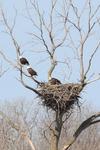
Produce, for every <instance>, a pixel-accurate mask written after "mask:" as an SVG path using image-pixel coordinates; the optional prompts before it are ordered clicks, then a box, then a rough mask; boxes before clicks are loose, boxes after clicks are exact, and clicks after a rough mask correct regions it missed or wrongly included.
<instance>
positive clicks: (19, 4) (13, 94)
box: [0, 0, 100, 109]
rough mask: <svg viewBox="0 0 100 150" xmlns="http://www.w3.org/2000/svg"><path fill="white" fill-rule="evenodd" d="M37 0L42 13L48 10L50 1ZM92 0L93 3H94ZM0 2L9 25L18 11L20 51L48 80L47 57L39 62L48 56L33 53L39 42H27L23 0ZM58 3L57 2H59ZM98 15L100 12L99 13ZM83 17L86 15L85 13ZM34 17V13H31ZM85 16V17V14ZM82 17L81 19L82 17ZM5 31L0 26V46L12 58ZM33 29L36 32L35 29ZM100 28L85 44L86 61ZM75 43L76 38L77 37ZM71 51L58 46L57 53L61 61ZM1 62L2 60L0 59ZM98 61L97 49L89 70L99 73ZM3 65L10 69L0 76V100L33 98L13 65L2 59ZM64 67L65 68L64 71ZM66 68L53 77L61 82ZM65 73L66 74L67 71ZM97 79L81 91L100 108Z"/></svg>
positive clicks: (28, 24)
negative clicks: (19, 78) (22, 83)
mask: <svg viewBox="0 0 100 150" xmlns="http://www.w3.org/2000/svg"><path fill="white" fill-rule="evenodd" d="M49 2H50V0H49V1H48V2H46V1H43V0H39V4H40V6H42V8H43V9H44V10H45V12H48V9H49V6H50V5H49V4H50V3H49ZM82 2H83V1H82V0H81V1H79V3H78V5H79V7H82V6H83V5H82ZM93 3H94V2H93ZM99 3H100V1H99V0H97V1H96V2H95V3H94V4H95V6H96V5H97V4H99ZM0 5H1V7H2V8H3V9H4V11H5V14H6V15H7V18H8V20H9V22H10V24H11V21H12V19H13V17H14V15H15V12H14V11H15V10H14V7H15V8H16V9H17V10H18V15H17V21H16V26H15V36H16V39H17V40H18V42H19V43H20V44H21V46H22V50H23V51H25V53H24V55H25V56H27V58H28V59H29V60H30V62H31V65H32V66H33V67H34V68H35V69H36V70H37V72H38V74H39V77H38V79H40V80H42V81H47V73H46V72H47V70H48V65H49V64H48V60H47V61H45V62H43V61H42V63H41V64H40V62H41V60H44V59H47V55H45V54H44V53H41V54H38V55H37V53H32V50H35V49H36V48H38V49H40V46H39V45H35V44H32V43H30V42H31V38H30V36H29V35H28V34H27V33H28V32H31V31H32V30H34V29H33V27H32V25H31V23H30V22H29V21H28V20H27V19H26V9H25V2H24V0H21V1H20V0H17V1H15V0H0ZM59 6H60V3H59ZM99 14H100V12H99ZM85 16H86V15H85ZM34 17H35V16H34ZM85 19H86V17H85ZM83 20H84V19H83ZM85 23H86V20H84V21H83V26H84V28H85ZM3 30H4V28H3V26H1V28H0V32H1V34H0V41H1V42H0V47H1V48H2V49H4V52H5V53H6V54H7V56H8V57H9V58H11V59H13V60H14V61H15V59H16V58H15V50H14V47H13V46H12V42H11V41H10V40H9V36H8V35H6V34H5V33H3V32H2V31H3ZM34 32H35V31H34ZM99 35H100V28H97V34H96V36H95V37H96V38H95V39H94V38H90V40H89V42H88V44H87V45H86V52H85V55H86V63H87V59H88V57H89V54H91V48H92V47H93V46H94V44H95V43H96V41H97V40H98V39H100V36H99ZM76 37H77V34H75V33H73V38H74V40H76ZM76 42H77V40H76ZM69 51H70V50H65V48H64V49H63V48H62V50H61V49H58V56H57V58H59V59H60V60H63V58H67V55H69V56H72V54H71V52H69ZM2 61H3V60H2ZM99 61H100V50H99V51H98V52H97V54H96V56H95V57H94V61H93V62H94V64H93V66H92V72H91V73H93V72H96V73H98V72H100V67H99ZM75 63H76V61H75V60H74V61H73V62H72V65H73V64H75ZM2 64H3V66H4V68H10V69H9V71H8V72H7V73H6V74H5V75H4V76H3V77H2V78H0V100H5V99H6V100H9V99H13V98H14V99H17V98H18V97H25V98H27V99H32V98H33V96H34V94H33V93H32V92H31V91H29V90H27V89H25V88H24V87H23V86H22V85H21V83H19V82H18V81H17V80H16V77H18V71H16V70H15V69H14V68H12V67H11V66H8V65H7V63H5V61H3V62H2ZM73 66H74V71H73V74H72V78H71V80H70V82H71V81H77V80H78V76H79V74H78V66H77V63H76V65H73ZM65 69H66V70H65ZM65 71H66V72H67V71H68V68H66V66H63V65H59V66H58V67H57V68H56V70H55V72H54V74H53V75H54V76H55V77H58V78H59V79H60V80H62V82H65V81H64V76H63V75H64V74H65ZM66 74H67V73H66ZM66 82H68V78H66ZM28 83H29V84H30V85H31V86H33V87H34V86H35V85H34V83H33V82H31V81H29V82H28ZM99 93H100V81H97V82H96V83H93V84H91V85H89V86H87V88H86V90H85V92H83V94H82V95H83V97H84V101H87V102H89V103H92V104H93V105H94V107H96V108H98V109H99V108H100V94H99Z"/></svg>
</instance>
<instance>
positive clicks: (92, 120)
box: [63, 112, 100, 150]
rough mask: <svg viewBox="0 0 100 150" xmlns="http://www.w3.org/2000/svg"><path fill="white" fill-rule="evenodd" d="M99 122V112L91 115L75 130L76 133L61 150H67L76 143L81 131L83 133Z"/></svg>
mask: <svg viewBox="0 0 100 150" xmlns="http://www.w3.org/2000/svg"><path fill="white" fill-rule="evenodd" d="M99 122H100V112H98V113H96V114H94V115H92V116H91V117H89V118H88V119H86V120H85V121H83V122H82V123H81V125H80V126H79V127H78V129H77V130H76V132H75V133H74V135H73V138H72V140H71V142H70V143H69V144H68V145H66V146H64V148H63V150H68V149H69V148H70V147H71V146H72V144H73V143H74V142H75V141H76V139H77V138H78V136H79V135H80V134H81V132H82V131H84V130H85V129H87V128H88V127H90V126H91V125H93V124H95V123H99Z"/></svg>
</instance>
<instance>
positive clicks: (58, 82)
mask: <svg viewBox="0 0 100 150" xmlns="http://www.w3.org/2000/svg"><path fill="white" fill-rule="evenodd" d="M49 84H50V85H55V84H57V85H59V84H61V82H60V81H59V80H58V79H56V78H51V79H50V80H49Z"/></svg>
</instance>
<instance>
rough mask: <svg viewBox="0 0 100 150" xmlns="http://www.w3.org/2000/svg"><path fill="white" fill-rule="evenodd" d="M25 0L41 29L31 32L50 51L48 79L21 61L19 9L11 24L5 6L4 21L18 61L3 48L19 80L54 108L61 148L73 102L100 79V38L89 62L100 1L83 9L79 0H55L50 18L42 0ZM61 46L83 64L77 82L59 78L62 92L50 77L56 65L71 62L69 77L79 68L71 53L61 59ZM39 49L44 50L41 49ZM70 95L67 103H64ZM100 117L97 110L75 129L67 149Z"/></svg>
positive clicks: (54, 133) (54, 141)
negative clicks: (99, 60) (98, 66)
mask: <svg viewBox="0 0 100 150" xmlns="http://www.w3.org/2000/svg"><path fill="white" fill-rule="evenodd" d="M25 3H26V11H27V15H28V16H27V18H28V19H29V20H30V21H31V23H32V25H33V28H34V30H36V31H37V32H31V33H29V35H30V36H31V37H32V39H33V40H34V41H38V43H40V45H41V47H42V48H43V51H45V53H46V54H47V55H48V60H49V62H50V66H49V68H48V73H47V74H48V82H47V83H45V82H41V81H38V80H36V79H35V78H34V76H32V75H31V76H30V75H29V74H27V73H26V72H25V71H24V70H23V65H22V64H21V63H20V57H19V56H20V55H21V54H22V49H21V46H20V44H19V43H18V42H17V40H16V38H15V36H14V27H15V23H16V15H17V12H16V15H15V18H14V21H13V24H12V26H10V25H9V23H8V20H7V18H6V16H5V14H4V11H3V10H2V21H3V23H4V26H5V27H6V29H5V32H6V33H7V34H8V35H10V37H11V39H12V42H13V45H14V47H15V50H16V59H17V61H16V62H13V61H12V60H9V59H8V57H7V56H6V54H4V52H3V50H1V51H0V54H1V55H2V56H3V58H4V59H5V60H6V61H7V62H8V63H9V64H10V65H12V66H14V67H15V68H16V69H18V70H19V72H20V79H18V80H19V81H20V82H21V83H22V85H23V86H24V87H25V88H27V89H29V90H31V91H33V92H34V93H36V94H37V95H38V96H39V97H40V99H41V100H42V102H43V104H44V105H46V106H47V108H50V109H52V110H53V111H54V113H55V115H54V124H53V123H51V125H49V130H50V131H51V141H50V146H51V148H50V149H52V150H58V144H59V140H60V136H61V131H62V127H63V124H64V122H65V121H66V120H68V119H69V117H70V114H71V113H72V112H73V107H72V106H73V104H75V102H77V104H79V103H78V101H79V98H80V92H82V91H83V89H84V88H85V87H86V86H87V85H88V84H90V83H92V82H95V81H97V80H99V79H100V75H99V73H98V74H97V76H96V77H95V76H94V73H93V74H91V69H92V65H93V58H94V56H95V55H96V53H97V51H98V49H99V47H100V40H99V38H98V40H96V42H94V45H93V47H92V48H91V49H90V51H91V52H90V56H89V57H88V60H87V61H86V62H85V57H86V55H85V54H86V50H85V49H86V46H88V41H89V40H90V38H91V37H93V38H94V37H95V34H94V32H97V28H98V29H99V28H100V23H99V20H100V18H99V17H98V13H99V12H100V5H97V6H96V8H94V7H93V6H92V1H90V0H88V1H86V2H85V3H84V5H83V7H82V9H80V8H79V7H78V6H77V2H76V4H75V2H74V1H72V0H69V1H66V0H64V1H63V2H62V3H61V6H62V7H61V9H60V7H59V0H51V7H50V11H49V15H48V17H47V19H46V12H45V11H44V10H43V11H41V8H40V6H39V3H38V2H37V1H36V0H30V1H27V0H25ZM30 8H31V9H30ZM31 10H33V12H34V13H35V14H36V17H37V18H38V20H37V22H36V20H35V19H34V16H32V14H34V13H32V12H31ZM85 13H86V14H87V15H86V16H84V15H85ZM72 16H73V17H72ZM84 17H86V18H85V20H86V24H84V23H83V20H84V19H83V18H84ZM58 34H60V36H58ZM75 35H77V39H76V38H75V37H74V36H75ZM59 49H63V50H64V51H65V50H66V51H69V50H70V52H68V54H69V53H71V54H73V55H74V57H75V59H76V61H77V63H76V65H77V66H78V68H79V70H78V73H79V74H80V76H79V78H78V81H77V84H76V83H71V84H68V83H67V84H62V82H61V83H60V81H59V83H60V84H61V86H60V92H59V85H56V86H55V87H54V86H51V85H50V84H51V83H50V80H51V79H52V76H53V72H54V71H55V69H56V68H57V67H58V66H59V64H60V63H62V64H65V65H67V67H68V68H69V72H68V74H69V77H71V75H72V74H73V72H74V71H75V70H74V68H71V64H70V62H71V61H68V58H69V57H67V61H66V59H65V60H63V61H60V60H59V59H57V55H59ZM33 52H34V50H33ZM37 52H41V51H39V50H37ZM62 53H63V51H62ZM71 59H72V58H70V60H71ZM73 67H75V66H73ZM31 69H32V68H31ZM24 77H26V78H29V79H32V80H33V81H34V82H35V83H36V84H38V87H39V90H38V89H35V88H33V87H31V86H30V85H29V84H27V83H26V82H25V81H24ZM90 77H92V79H90ZM51 87H52V88H51ZM62 90H63V93H62ZM50 92H51V93H50ZM57 92H58V93H59V94H58V93H57ZM66 93H67V94H66ZM66 96H67V97H66ZM66 99H67V102H65V103H66V104H65V103H64V104H62V103H63V102H64V100H66ZM51 103H52V104H51ZM99 117H100V113H96V114H94V115H93V116H91V117H89V118H88V119H87V120H85V121H84V122H83V123H82V124H81V125H80V126H79V128H78V129H77V130H76V132H75V133H74V135H73V139H72V140H71V142H70V144H68V145H67V146H66V147H65V148H64V149H65V150H67V149H68V148H69V147H70V146H71V145H72V144H73V143H74V142H75V140H76V139H77V137H78V136H79V135H80V133H81V132H82V131H83V130H84V129H85V128H87V127H89V126H90V125H91V124H94V123H97V122H99V121H100V120H99V119H98V118H99Z"/></svg>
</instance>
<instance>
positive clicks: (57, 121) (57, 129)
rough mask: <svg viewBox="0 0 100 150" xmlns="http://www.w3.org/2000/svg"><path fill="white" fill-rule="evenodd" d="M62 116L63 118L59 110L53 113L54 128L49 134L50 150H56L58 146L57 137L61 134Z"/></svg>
mask: <svg viewBox="0 0 100 150" xmlns="http://www.w3.org/2000/svg"><path fill="white" fill-rule="evenodd" d="M62 118H63V114H61V113H59V111H57V112H56V115H55V126H54V129H53V130H52V131H53V132H52V134H51V148H50V150H58V146H59V139H60V134H61V130H62V125H63V122H62Z"/></svg>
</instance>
